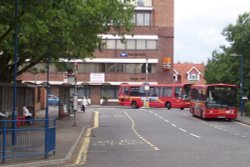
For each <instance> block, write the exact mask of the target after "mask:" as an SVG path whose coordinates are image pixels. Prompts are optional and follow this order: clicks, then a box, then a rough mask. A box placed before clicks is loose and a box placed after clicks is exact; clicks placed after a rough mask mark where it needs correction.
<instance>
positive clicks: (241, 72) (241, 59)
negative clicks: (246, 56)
mask: <svg viewBox="0 0 250 167" xmlns="http://www.w3.org/2000/svg"><path fill="white" fill-rule="evenodd" d="M231 56H240V116H243V112H244V111H243V107H244V106H243V99H242V98H243V55H242V54H239V55H237V54H232V55H231Z"/></svg>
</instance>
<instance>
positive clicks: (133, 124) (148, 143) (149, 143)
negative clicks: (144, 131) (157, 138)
mask: <svg viewBox="0 0 250 167" xmlns="http://www.w3.org/2000/svg"><path fill="white" fill-rule="evenodd" d="M124 113H125V114H126V115H127V117H128V118H129V120H130V121H131V123H132V124H131V128H132V130H133V132H134V133H135V135H136V136H137V137H138V138H140V139H141V140H142V141H143V142H145V143H146V144H147V145H149V146H150V147H151V148H153V149H154V150H156V151H159V150H160V149H159V148H158V147H156V146H155V145H153V144H152V143H151V142H149V141H148V140H147V139H145V138H144V137H142V135H140V134H139V133H138V132H137V130H136V129H135V121H134V120H133V119H132V117H131V116H130V115H129V114H128V113H127V112H125V111H124Z"/></svg>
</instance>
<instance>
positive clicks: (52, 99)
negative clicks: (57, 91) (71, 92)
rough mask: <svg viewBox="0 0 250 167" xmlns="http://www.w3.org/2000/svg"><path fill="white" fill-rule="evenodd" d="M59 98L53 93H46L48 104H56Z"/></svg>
mask: <svg viewBox="0 0 250 167" xmlns="http://www.w3.org/2000/svg"><path fill="white" fill-rule="evenodd" d="M58 104H59V98H58V97H57V96H55V95H52V94H49V95H48V105H58Z"/></svg>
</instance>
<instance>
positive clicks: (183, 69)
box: [174, 63, 206, 84]
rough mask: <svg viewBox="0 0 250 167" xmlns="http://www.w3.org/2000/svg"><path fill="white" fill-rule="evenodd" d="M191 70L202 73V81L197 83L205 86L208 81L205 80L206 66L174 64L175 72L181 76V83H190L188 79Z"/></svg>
mask: <svg viewBox="0 0 250 167" xmlns="http://www.w3.org/2000/svg"><path fill="white" fill-rule="evenodd" d="M191 69H197V70H199V71H197V72H200V73H201V75H200V81H198V82H196V83H200V84H203V83H205V82H206V81H205V80H204V70H205V65H204V64H194V63H175V64H174V70H175V71H176V72H178V74H179V76H180V81H179V82H181V83H188V82H189V81H188V79H187V72H188V71H190V70H191Z"/></svg>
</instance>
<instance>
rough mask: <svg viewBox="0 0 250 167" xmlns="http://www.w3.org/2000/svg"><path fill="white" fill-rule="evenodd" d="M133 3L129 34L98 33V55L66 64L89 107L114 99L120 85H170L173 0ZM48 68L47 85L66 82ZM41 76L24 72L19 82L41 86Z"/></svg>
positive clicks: (58, 72) (149, 0)
mask: <svg viewBox="0 0 250 167" xmlns="http://www.w3.org/2000/svg"><path fill="white" fill-rule="evenodd" d="M135 4H136V7H135V15H134V22H135V28H134V30H133V32H130V34H133V35H129V34H128V35H125V40H123V42H122V41H121V39H122V38H121V37H120V36H114V35H112V34H108V33H107V34H100V37H102V39H103V42H105V43H106V47H105V49H104V50H103V51H102V52H99V51H97V52H96V53H95V58H93V59H85V60H76V61H74V62H69V63H71V64H72V65H74V63H76V62H77V66H78V75H77V80H78V82H77V85H78V94H79V96H83V95H85V96H87V97H88V98H89V99H91V103H92V104H100V99H101V98H102V97H103V96H106V95H108V96H109V99H118V97H117V95H118V86H119V85H120V84H121V83H145V82H148V83H149V84H150V83H172V82H173V72H172V71H173V70H172V68H173V67H172V64H173V41H174V0H136V3H135ZM147 67H148V68H147ZM50 69H51V70H50V84H51V85H57V87H60V86H62V84H63V83H65V82H66V83H67V82H68V81H67V80H70V78H67V77H70V76H69V75H65V71H61V72H60V71H59V70H57V69H56V68H50ZM66 74H67V73H66ZM42 75H44V74H36V75H32V74H28V73H26V74H24V75H23V76H22V79H23V80H25V81H32V80H33V82H34V80H36V82H37V83H41V82H45V77H42ZM33 77H35V79H34V78H33ZM73 91H74V89H73V88H72V91H71V94H72V93H73ZM52 92H53V93H54V94H57V93H58V92H56V89H54V90H52Z"/></svg>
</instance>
